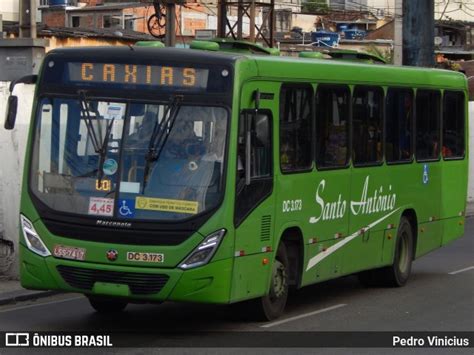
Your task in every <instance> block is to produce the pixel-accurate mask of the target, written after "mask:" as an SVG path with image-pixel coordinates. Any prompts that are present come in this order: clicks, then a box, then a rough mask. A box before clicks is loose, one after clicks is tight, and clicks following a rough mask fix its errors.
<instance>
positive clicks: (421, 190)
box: [413, 162, 443, 258]
mask: <svg viewBox="0 0 474 355" xmlns="http://www.w3.org/2000/svg"><path fill="white" fill-rule="evenodd" d="M413 176H414V180H415V183H416V186H415V188H416V191H417V193H416V194H415V193H414V194H413V200H414V201H413V202H414V205H415V206H416V211H415V212H416V218H417V222H418V225H417V226H416V227H417V228H418V230H417V240H416V250H415V257H416V258H418V257H420V256H421V255H424V254H426V253H428V252H430V251H432V250H434V249H437V248H439V247H440V246H441V238H442V235H443V229H442V225H441V224H440V223H439V220H440V215H441V186H442V178H443V177H442V163H441V162H420V163H416V164H415V171H414V172H413Z"/></svg>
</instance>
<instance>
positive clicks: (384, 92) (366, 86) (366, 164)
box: [350, 84, 388, 168]
mask: <svg viewBox="0 0 474 355" xmlns="http://www.w3.org/2000/svg"><path fill="white" fill-rule="evenodd" d="M357 88H366V89H367V88H368V89H379V90H380V92H381V93H382V157H381V159H380V160H379V161H375V162H367V163H355V161H354V160H353V159H352V152H353V149H354V146H353V143H354V132H353V128H354V122H353V121H354V110H353V107H352V105H353V99H354V93H355V91H356V89H357ZM387 89H388V88H387ZM386 93H387V91H386V90H385V88H384V87H383V86H378V85H367V84H360V85H358V84H355V85H354V86H353V88H352V93H351V132H350V133H351V162H352V166H353V167H354V168H366V167H372V166H382V165H383V164H384V163H385V132H386V130H385V106H386V100H385V97H386Z"/></svg>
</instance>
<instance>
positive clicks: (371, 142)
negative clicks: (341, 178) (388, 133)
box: [352, 86, 383, 165]
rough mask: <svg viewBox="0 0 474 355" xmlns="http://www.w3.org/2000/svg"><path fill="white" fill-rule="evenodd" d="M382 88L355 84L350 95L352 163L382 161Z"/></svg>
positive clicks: (364, 163) (363, 163)
mask: <svg viewBox="0 0 474 355" xmlns="http://www.w3.org/2000/svg"><path fill="white" fill-rule="evenodd" d="M382 137H383V90H382V89H381V88H377V87H366V86H357V87H356V88H355V90H354V94H353V96H352V138H353V144H352V147H353V148H352V157H353V161H354V165H367V164H374V163H378V162H381V161H382Z"/></svg>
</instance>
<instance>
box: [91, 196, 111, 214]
mask: <svg viewBox="0 0 474 355" xmlns="http://www.w3.org/2000/svg"><path fill="white" fill-rule="evenodd" d="M87 213H88V214H91V215H96V216H113V214H114V199H113V198H102V197H91V198H90V199H89V211H88V212H87Z"/></svg>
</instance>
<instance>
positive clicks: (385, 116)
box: [383, 86, 416, 165]
mask: <svg viewBox="0 0 474 355" xmlns="http://www.w3.org/2000/svg"><path fill="white" fill-rule="evenodd" d="M390 90H409V91H411V94H412V99H413V108H412V120H411V131H412V135H411V137H410V143H411V154H410V159H406V160H396V161H388V160H387V154H386V153H387V151H386V148H387V108H388V105H387V98H388V94H389V91H390ZM415 113H416V95H415V90H414V88H413V87H412V86H387V87H386V91H385V99H384V142H383V145H384V152H383V153H384V161H385V164H387V165H401V164H412V163H413V162H414V161H415V157H414V156H415V149H414V148H415V126H416V125H415Z"/></svg>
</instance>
